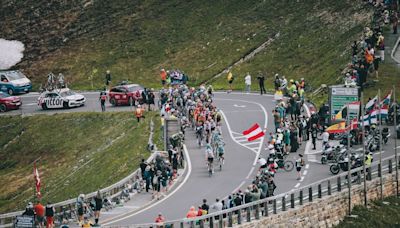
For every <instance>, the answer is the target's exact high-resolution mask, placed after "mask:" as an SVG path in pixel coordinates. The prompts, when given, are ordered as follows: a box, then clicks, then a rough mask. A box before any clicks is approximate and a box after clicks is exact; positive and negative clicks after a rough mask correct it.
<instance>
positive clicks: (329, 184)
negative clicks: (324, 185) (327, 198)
mask: <svg viewBox="0 0 400 228" xmlns="http://www.w3.org/2000/svg"><path fill="white" fill-rule="evenodd" d="M331 191H332V189H331V181H330V180H328V195H331V194H332V192H331Z"/></svg>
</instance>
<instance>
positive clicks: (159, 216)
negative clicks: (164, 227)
mask: <svg viewBox="0 0 400 228" xmlns="http://www.w3.org/2000/svg"><path fill="white" fill-rule="evenodd" d="M163 222H165V218H164V216H163V215H162V214H161V213H158V216H157V218H156V219H155V223H158V224H162V223H163Z"/></svg>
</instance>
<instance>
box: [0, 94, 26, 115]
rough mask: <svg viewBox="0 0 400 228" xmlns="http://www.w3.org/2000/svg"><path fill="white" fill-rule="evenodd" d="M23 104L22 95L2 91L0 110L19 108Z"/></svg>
mask: <svg viewBox="0 0 400 228" xmlns="http://www.w3.org/2000/svg"><path fill="white" fill-rule="evenodd" d="M21 105H22V102H21V98H20V97H17V96H10V95H8V94H7V93H3V92H0V112H5V111H8V110H12V109H19V107H20V106H21Z"/></svg>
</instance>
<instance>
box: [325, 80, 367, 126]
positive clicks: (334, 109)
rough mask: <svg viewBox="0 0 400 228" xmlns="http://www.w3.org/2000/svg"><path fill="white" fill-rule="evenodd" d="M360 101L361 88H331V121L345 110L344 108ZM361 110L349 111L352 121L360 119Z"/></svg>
mask: <svg viewBox="0 0 400 228" xmlns="http://www.w3.org/2000/svg"><path fill="white" fill-rule="evenodd" d="M359 100H360V89H359V87H345V86H344V85H334V86H330V87H329V110H330V114H331V119H333V117H335V115H336V114H337V113H338V112H339V111H340V110H341V109H342V108H343V106H345V105H347V104H349V103H351V102H355V101H359ZM358 113H359V110H349V116H350V118H351V119H353V118H357V117H358Z"/></svg>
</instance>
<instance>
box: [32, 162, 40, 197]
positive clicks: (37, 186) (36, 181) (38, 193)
mask: <svg viewBox="0 0 400 228" xmlns="http://www.w3.org/2000/svg"><path fill="white" fill-rule="evenodd" d="M33 178H35V186H36V195H37V197H38V198H40V197H41V196H42V195H41V194H40V176H39V171H38V169H37V167H36V162H35V163H34V164H33Z"/></svg>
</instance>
